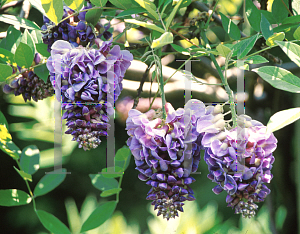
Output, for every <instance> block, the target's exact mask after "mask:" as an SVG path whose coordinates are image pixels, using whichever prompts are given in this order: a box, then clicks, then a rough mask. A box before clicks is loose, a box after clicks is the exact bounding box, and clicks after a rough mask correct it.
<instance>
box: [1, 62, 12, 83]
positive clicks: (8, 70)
mask: <svg viewBox="0 0 300 234" xmlns="http://www.w3.org/2000/svg"><path fill="white" fill-rule="evenodd" d="M0 71H1V72H0V82H2V81H5V79H6V78H7V77H9V76H10V75H11V74H12V71H13V70H12V67H11V66H9V65H6V64H1V63H0Z"/></svg>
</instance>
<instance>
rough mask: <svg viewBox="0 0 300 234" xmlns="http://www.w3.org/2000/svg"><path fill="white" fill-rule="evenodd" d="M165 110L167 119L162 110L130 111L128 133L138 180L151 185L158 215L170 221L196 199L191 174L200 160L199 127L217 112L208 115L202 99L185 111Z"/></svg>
mask: <svg viewBox="0 0 300 234" xmlns="http://www.w3.org/2000/svg"><path fill="white" fill-rule="evenodd" d="M165 109H166V113H167V116H166V120H164V119H162V113H161V111H160V112H155V111H154V110H149V111H148V112H146V113H145V114H143V113H141V112H140V111H138V110H135V109H132V110H130V111H129V116H128V119H127V121H126V130H128V132H127V133H128V135H129V136H130V138H129V139H128V141H127V145H128V146H129V148H130V150H131V152H132V154H133V156H134V158H135V163H136V166H137V167H136V169H137V170H139V172H140V174H139V176H138V177H139V179H140V180H142V181H147V182H146V184H147V185H150V186H151V189H150V191H149V192H148V196H147V198H146V199H147V200H153V202H152V203H151V204H152V205H154V206H155V207H154V209H158V213H157V215H161V214H162V215H163V217H164V218H166V219H169V218H175V216H178V211H181V212H182V211H183V208H182V206H183V202H184V201H186V200H189V201H191V200H194V199H195V198H194V196H193V190H192V189H191V188H190V187H189V185H190V184H191V183H192V182H194V181H195V179H194V178H193V177H191V176H190V174H191V173H192V172H196V171H197V168H198V164H199V161H200V145H199V139H201V138H199V137H200V134H199V133H198V132H197V131H196V124H197V121H198V120H199V119H200V118H204V119H206V118H207V119H211V118H213V115H212V114H211V113H212V112H213V111H211V110H212V109H210V111H208V112H210V113H206V112H207V110H206V108H205V105H204V104H203V103H202V102H201V101H198V100H190V101H189V102H188V103H187V104H186V105H185V109H183V108H179V109H177V110H176V111H175V110H174V109H173V107H172V105H171V104H170V103H167V104H166V106H165ZM200 141H201V140H200Z"/></svg>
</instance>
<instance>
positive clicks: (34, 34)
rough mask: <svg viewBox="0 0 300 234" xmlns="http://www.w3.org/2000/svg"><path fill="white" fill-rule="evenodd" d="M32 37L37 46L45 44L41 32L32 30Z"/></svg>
mask: <svg viewBox="0 0 300 234" xmlns="http://www.w3.org/2000/svg"><path fill="white" fill-rule="evenodd" d="M30 35H31V38H32V40H33V41H34V43H35V44H38V43H43V39H42V33H41V30H37V29H35V30H32V31H31V32H30Z"/></svg>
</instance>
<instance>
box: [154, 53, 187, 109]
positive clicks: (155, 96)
mask: <svg viewBox="0 0 300 234" xmlns="http://www.w3.org/2000/svg"><path fill="white" fill-rule="evenodd" d="M192 57H193V56H190V57H189V58H188V59H187V60H186V61H185V62H184V63H183V64H181V65H180V67H179V68H177V70H176V71H174V73H173V74H172V75H171V76H170V77H169V78H168V79H167V80H166V81H165V82H164V85H166V84H167V83H168V81H169V80H170V79H171V78H172V77H173V76H174V75H175V73H176V72H178V71H179V70H180V69H181V68H182V67H183V66H184V65H185V64H186V63H187V62H188V61H189V60H190V59H191V58H192ZM158 93H159V92H158V91H157V92H156V93H155V95H154V97H153V99H152V102H151V104H150V107H149V110H150V109H151V107H152V105H153V103H154V100H155V98H157V96H158Z"/></svg>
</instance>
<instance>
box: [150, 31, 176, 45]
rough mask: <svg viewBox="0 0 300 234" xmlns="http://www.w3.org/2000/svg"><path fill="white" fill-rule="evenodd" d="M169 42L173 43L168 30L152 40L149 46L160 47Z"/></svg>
mask: <svg viewBox="0 0 300 234" xmlns="http://www.w3.org/2000/svg"><path fill="white" fill-rule="evenodd" d="M171 43H173V34H172V33H170V32H165V33H164V34H163V35H161V36H160V37H159V38H157V39H156V40H154V41H153V42H152V45H151V48H160V47H163V46H165V45H168V44H171Z"/></svg>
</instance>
